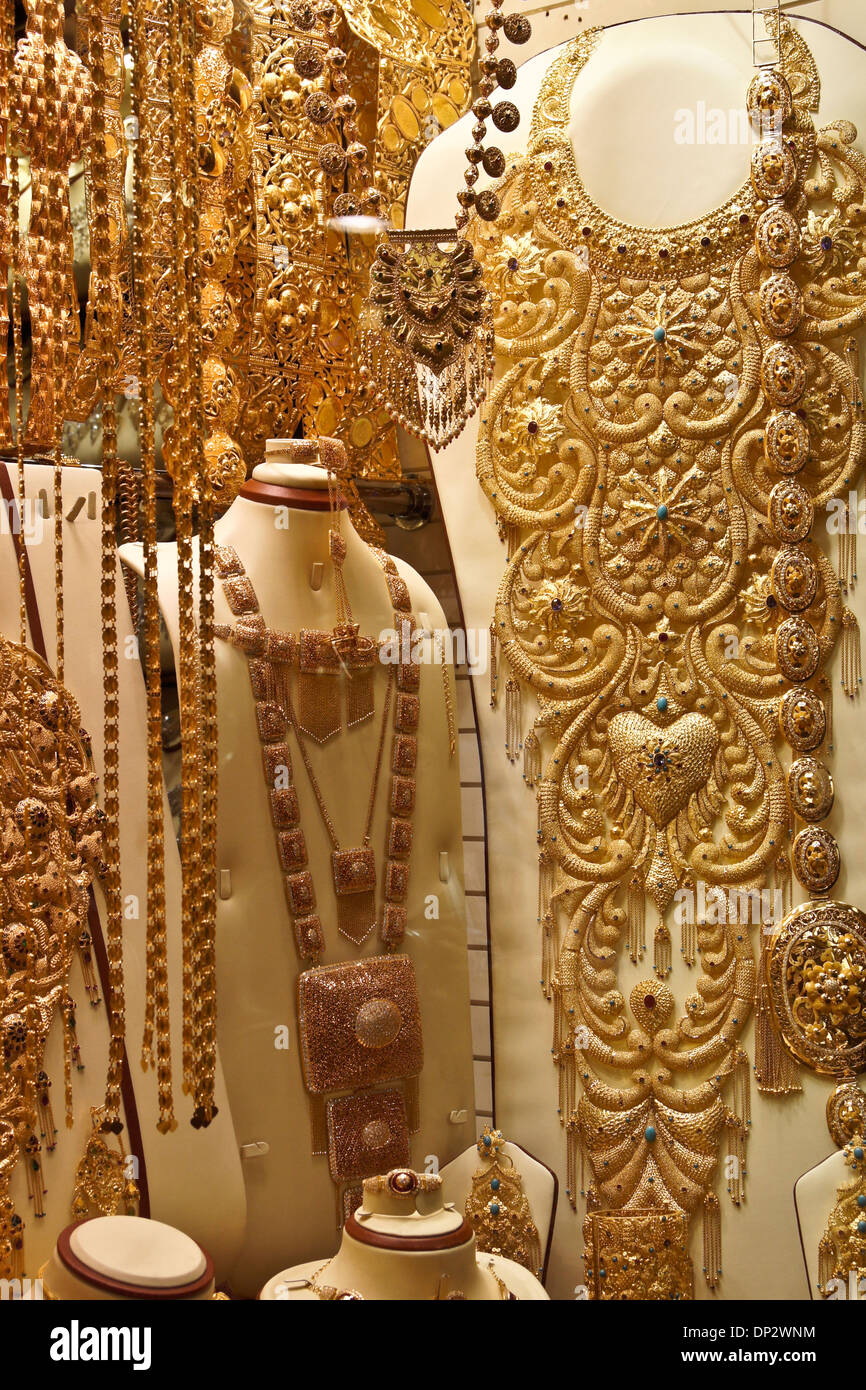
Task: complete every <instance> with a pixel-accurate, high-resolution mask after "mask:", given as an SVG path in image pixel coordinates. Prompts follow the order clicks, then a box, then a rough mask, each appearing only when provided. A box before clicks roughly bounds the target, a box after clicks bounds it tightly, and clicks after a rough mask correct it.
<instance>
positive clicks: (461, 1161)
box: [442, 1141, 559, 1279]
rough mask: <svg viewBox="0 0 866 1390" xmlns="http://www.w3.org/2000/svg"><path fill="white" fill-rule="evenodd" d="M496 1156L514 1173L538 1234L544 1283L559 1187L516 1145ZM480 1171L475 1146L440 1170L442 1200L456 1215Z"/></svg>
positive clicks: (546, 1170)
mask: <svg viewBox="0 0 866 1390" xmlns="http://www.w3.org/2000/svg"><path fill="white" fill-rule="evenodd" d="M500 1152H501V1154H502V1157H503V1159H504V1160H505V1162H506V1164H507V1163H508V1162H509V1160H510V1162H511V1164H512V1165H513V1167H514V1171H515V1172H516V1173H519V1175H520V1181H521V1183H522V1186H523V1193H524V1195H525V1197H526V1200H527V1202H528V1203H529V1210H530V1212H531V1214H532V1219H533V1221H534V1222H535V1227H536V1230H537V1231H538V1243H539V1246H540V1249H541V1269H542V1273H541V1276H540V1277H541V1278H542V1279H544V1275H545V1272H546V1268H547V1260H548V1256H549V1254H550V1244H551V1239H552V1236H553V1223H554V1218H555V1217H556V1206H557V1196H558V1186H559V1185H558V1183H557V1180H556V1175H555V1173H553V1172H551V1170H550V1169H549V1168H547V1167H546V1166H545V1165H544V1164H543V1163H539V1161H538V1159H537V1158H533V1156H532V1154H530V1153H527V1152H526V1150H525V1149H522V1148H521V1147H520V1146H519V1144H512V1143H510V1142H509V1141H506V1142H505V1143H504V1144H503V1145H502V1147H501V1151H500ZM480 1167H481V1164H480V1161H479V1158H478V1146H477V1144H473V1146H472V1148H470V1149H466V1150H465V1151H464V1152H463V1153H462V1154H459V1155H458V1157H457V1158H455V1159H454V1160H453V1161H452V1162H451V1163H447V1164H446V1165H445V1167H444V1168H443V1169H442V1192H443V1196H444V1197H445V1199H446V1200H448V1201H450V1202H452V1203H453V1204H454V1206H455V1207H456V1208H457V1210H458V1211H465V1209H466V1201H467V1198H468V1197H469V1194H470V1193H471V1191H472V1179H473V1177H474V1176H475V1174H476V1173H477V1172H478V1171H479V1168H480Z"/></svg>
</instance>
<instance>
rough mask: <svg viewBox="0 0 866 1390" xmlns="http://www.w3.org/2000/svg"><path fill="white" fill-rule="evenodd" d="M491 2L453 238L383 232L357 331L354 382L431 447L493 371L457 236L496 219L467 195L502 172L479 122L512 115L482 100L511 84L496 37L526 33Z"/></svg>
mask: <svg viewBox="0 0 866 1390" xmlns="http://www.w3.org/2000/svg"><path fill="white" fill-rule="evenodd" d="M491 3H492V9H491V10H490V12H489V13H488V15H487V18H486V23H487V26H488V29H489V34H488V36H487V39H486V41H485V42H486V47H487V55H488V56H487V57H486V58H485V59H484V60H483V62H482V64H481V67H482V77H481V82H480V95H479V97H478V99H477V100H476V101H474V102H473V104H472V112H473V115H474V116H475V118H476V124H475V125H474V126H473V129H472V138H473V141H474V144H473V145H472V146H471V148H470V149H468V150H467V151H466V155H467V159H468V165H467V168H466V172H465V174H464V180H465V183H466V187H465V188H463V189H461V190H460V192H459V193H458V195H457V197H458V201H459V203H460V210H459V212H458V214H457V218H456V228H457V230H456V232H450V231H449V230H448V229H447V228H444V229H443V228H441V227H440V228H437V229H430V230H423V231H411V232H407V231H402V230H392V231H389V232H388V233H387V235H386V238H385V239H384V240H382V241H380V242H379V244H378V246H377V248H376V259H375V261H374V263H373V266H372V268H371V270H370V293H369V296H368V299H367V304H366V307H365V310H364V313H363V315H362V318H361V325H360V337H359V347H360V351H361V354H362V358H363V365H362V368H361V370H362V375H363V379H364V380H366V381H368V382H369V383H370V386H371V388H372V389H373V390H374V391H375V393H376V394H377V396H378V397H379V399H381V400H382V402H383V403H384V405H385V408H386V409H387V410H388V412H389V414H390V415H392V416H393V417H394V419H395V420H396V421H397V422H398V423H399V424H401V425H402V426H403V427H404V428H405V429H408V430H410V431H411V432H412V433H413V434H416V435H418V436H419V437H420V438H422V439H425V440H426V441H427V443H428V444H430V445H431V446H432V447H433V448H434V449H442V448H444V446H445V445H446V444H448V443H450V441H451V440H452V439H455V438H456V437H457V435H458V434H459V433H460V431H461V430H462V428H463V426H464V425H465V423H466V421H467V420H468V419H469V417H470V416H471V415H472V414H473V413H474V412H475V410H476V409H477V407H478V405H479V404H480V402H481V400H482V399H483V397H484V395H485V392H486V390H487V384H488V378H489V376H490V374H491V371H492V346H493V345H492V341H491V329H492V325H491V323H490V309H489V301H488V296H487V292H486V290H485V287H484V283H483V280H482V274H481V267H480V265H479V263H478V261H477V259H476V257H475V252H474V250H473V247H472V243H471V242H470V241H469V240H467V239H466V238H465V237H464V236H462V235H461V230H462V229H463V228H464V227H465V226H466V224H467V222H468V220H469V209H470V208H475V210H476V211H477V213H478V216H479V217H481V218H484V219H485V220H486V221H493V220H495V218H496V217H497V216H498V214H499V206H500V205H499V199H498V197H497V196H496V194H495V193H494V192H492V191H491V190H489V189H485V190H483V191H482V192H480V193H476V192H475V188H474V185H475V184H476V183H477V182H478V178H479V176H480V172H481V167H483V168H484V169H485V170H486V172H487V173H490V174H493V175H495V174H497V173H502V171H503V169H504V167H505V166H504V158H503V155H502V152H501V151H500V150H499V149H497V148H495V147H490V148H488V149H485V148H484V144H483V141H484V137H485V135H486V132H487V126H486V122H487V120H488V118H490V117H492V119H493V123H494V125H496V126H497V128H498V129H500V130H505V131H511V130H515V129H516V128H517V126H518V124H519V122H520V113H519V111H518V108H517V107H516V106H515V105H514V103H513V102H511V101H500V102H498V103H497V104H496V106H493V105H492V103H491V101H490V97H491V96H492V94H493V92H494V91H495V90H496V88H497V86H499V85H507V86H510V85H512V84H513V81H514V77H515V71H514V65H513V64H510V63H509V62H508V60H504V61H503V60H499V61H497V59H495V58H494V56H493V55H494V53H495V52H496V49H497V48H498V46H499V31H500V29H502V30H503V31H504V33H505V35H506V37H508V38H510V39H511V41H512V42H513V43H525V42H526V40H527V39H528V38H529V37H530V33H531V27H530V24H529V21H528V20H527V19H525V17H523V16H518V15H510V16H508V18H505V16H503V14H502V6H503V4H504V0H491ZM503 79H504V83H503ZM479 166H481V167H479Z"/></svg>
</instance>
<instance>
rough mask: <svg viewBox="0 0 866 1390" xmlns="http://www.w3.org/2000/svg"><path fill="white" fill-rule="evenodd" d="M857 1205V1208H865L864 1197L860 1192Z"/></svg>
mask: <svg viewBox="0 0 866 1390" xmlns="http://www.w3.org/2000/svg"><path fill="white" fill-rule="evenodd" d="M857 1205H858V1207H866V1197H864V1196H863V1193H862V1192H861V1193H860V1196H859V1197H858V1198H857Z"/></svg>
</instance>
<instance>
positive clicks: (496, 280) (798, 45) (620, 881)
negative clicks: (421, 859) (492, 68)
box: [472, 14, 866, 1297]
mask: <svg viewBox="0 0 866 1390" xmlns="http://www.w3.org/2000/svg"><path fill="white" fill-rule="evenodd" d="M768 20H769V26H768V27H769V28H770V31H771V35H772V36H773V38H774V41H775V40H778V44H779V48H780V57H781V61H780V62H779V63H778V64H777V65H776V66H775V67H772V68H769V69H761V70H759V71H758V73H757V75H756V76H755V78H754V80H753V81H752V83H751V85H750V88H749V94H748V98H747V108H748V111H749V115H750V118H751V121H752V124H753V127H754V129H755V132H756V144H755V147H754V151H753V153H752V158H751V169H750V173H749V179H748V181H747V182H744V184H743V186H742V188H741V189H740V190H738V191H737V192H736V193H735V194H734V195H733V196H732V198H731V199H729V200H728V201H727V203H726V204H725V205H724V206H723V207H722V208H721V209H719V210H718V211H716V212H713V213H711V214H710V215H708V216H707V217H704V218H699V219H695V220H693V221H691V222H689V223H686V224H683V225H682V226H679V227H674V228H668V229H666V230H664V231H655V230H652V229H649V228H638V227H634V226H631V225H629V224H626V223H624V222H621V221H619V220H617V219H615V218H611V217H610V216H608V215H607V214H605V213H603V212H602V211H601V210H600V209H599V208H598V206H597V205H596V204H595V203H594V202H593V200H592V199H591V198H590V197H589V196H588V194H587V193H586V190H585V189H584V187H583V184H582V181H581V179H580V176H579V172H578V170H577V167H576V163H575V156H574V150H573V148H572V145H571V141H570V139H569V135H568V122H569V106H570V97H571V92H572V89H573V85H574V82H575V80H576V79H577V77H578V75H579V74H580V72H581V70H582V68H583V66H584V65H585V64H586V63H587V62H588V61H589V59H590V57H591V55H592V53H593V51H594V49H595V47H596V45H597V44H598V42H599V40H600V38H601V34H600V31H598V30H594V31H588V32H587V33H585V34H583V35H582V36H581V37H580V38H579V39H576V40H575V41H574V42H572V43H571V44H569V45H568V46H567V47H566V48H565V49H564V50H563V52H562V54H561V56H559V57H558V58H557V59H556V60H555V62H554V63H553V64H552V66H551V68H550V69H549V70H548V72H547V74H546V76H545V79H544V82H543V85H542V89H541V92H540V95H539V99H538V102H537V104H536V109H535V115H534V118H533V125H532V133H531V138H530V144H529V148H528V151H527V156H526V158H525V159H524V160H522V161H520V162H518V163H517V164H516V165H515V166H514V168H513V169H512V170H511V171H510V172H509V174H508V175H507V176H506V178H505V179H504V180H503V182H502V184H501V185H500V186H499V189H498V192H499V196H500V197H501V200H502V205H503V212H502V215H501V217H500V218H499V221H498V223H497V225H496V226H495V227H494V228H488V227H486V226H483V225H482V224H480V223H478V224H474V226H473V229H472V235H473V238H474V241H475V244H476V246H477V247H478V252H479V256H480V258H481V260H482V262H483V264H484V267H485V273H486V275H487V278H488V282H489V283H490V284H491V287H492V288H493V290H494V299H495V306H494V307H495V311H496V316H497V324H496V327H497V339H496V351H497V357H498V360H499V363H500V369H499V375H498V380H497V381H496V384H495V385H494V387H493V390H492V392H491V395H490V398H489V401H488V403H487V406H486V408H485V410H484V412H483V416H482V421H481V428H480V435H479V445H478V457H477V469H478V477H479V481H480V483H481V485H482V487H483V488H484V490H485V492H486V493H487V496H488V497H489V499H490V501H491V503H492V505H493V507H494V509H495V511H496V513H497V516H498V518H499V522H500V527H501V534H502V536H503V538H504V539H505V540H506V541H507V544H508V565H507V568H506V571H505V574H504V577H503V580H502V584H501V586H500V590H499V595H498V601H497V607H496V616H495V621H494V624H493V626H492V636H493V641H494V653H495V649H496V646H498V645H499V644H501V650H502V655H503V658H504V659H505V660H506V661H507V663H508V667H509V668H510V674H509V677H508V680H507V683H506V697H507V698H506V703H507V709H508V719H509V738H508V742H509V753H510V756H511V758H512V760H515V759H516V757H517V755H518V753H519V752H520V751H521V747H522V750H523V753H524V757H525V760H526V766H525V772H526V781H527V784H528V785H529V786H531V787H533V788H534V790H535V793H536V796H537V799H538V809H539V922H540V925H541V933H542V956H543V966H542V977H543V982H544V989H545V992H546V994H547V997H548V998H550V999H551V1000H552V1001H553V1004H554V1009H555V1024H554V1059H555V1061H556V1064H557V1066H558V1069H559V1077H560V1107H561V1115H562V1122H563V1125H564V1126H565V1127H566V1131H567V1136H568V1153H569V1162H568V1195H569V1198H570V1200H571V1201H572V1203H573V1204H575V1203H576V1199H577V1195H578V1189H579V1187H580V1185H581V1184H580V1179H579V1176H578V1166H580V1169H581V1172H582V1169H583V1163H584V1159H586V1160H588V1162H589V1166H590V1169H591V1181H590V1183H589V1185H588V1191H587V1193H586V1196H587V1211H588V1215H587V1221H586V1224H585V1236H586V1249H587V1269H588V1279H589V1282H590V1285H591V1287H592V1289H593V1291H594V1294H595V1296H598V1297H612V1296H613V1297H648V1296H649V1297H658V1296H663V1297H684V1296H686V1297H687V1296H689V1291H690V1289H691V1274H690V1266H689V1261H688V1219H689V1216H690V1215H691V1214H692V1213H696V1212H699V1211H701V1210H702V1211H703V1217H704V1261H703V1264H704V1274H705V1278H706V1281H707V1283H708V1284H709V1285H710V1286H711V1287H715V1285H716V1283H717V1281H718V1278H719V1275H720V1272H721V1248H720V1236H719V1205H718V1198H717V1196H716V1194H715V1192H714V1190H713V1187H714V1177H715V1172H716V1167H717V1164H718V1160H719V1155H720V1151H721V1150H722V1145H723V1142H724V1143H725V1147H726V1149H727V1152H728V1155H729V1161H730V1163H731V1169H730V1171H731V1173H732V1176H731V1178H730V1180H729V1183H728V1192H729V1195H730V1197H731V1200H732V1201H733V1202H734V1203H735V1205H739V1204H740V1202H741V1201H742V1196H743V1183H744V1173H745V1165H744V1159H745V1139H746V1136H747V1133H748V1126H749V1123H750V1114H749V1098H748V1076H749V1065H748V1059H747V1058H746V1055H745V1053H744V1051H743V1049H742V1047H741V1046H740V1043H739V1038H740V1035H741V1033H742V1031H743V1028H744V1027H745V1024H746V1022H747V1020H748V1016H749V1013H750V1012H751V1009H752V1007H753V1004H754V1003H755V1001H756V985H757V983H758V978H757V972H756V967H755V960H754V955H753V951H752V945H751V941H750V936H751V934H752V933H751V932H750V926H751V927H752V929H753V930H756V931H762V929H763V928H764V927H765V924H769V922H770V921H772V920H774V918H775V920H776V921H777V920H778V915H780V914H777V913H776V910H775V909H776V903H777V900H778V899H781V900H782V902H783V903H784V901H785V899H786V897H787V896H788V894H789V891H790V890H789V885H790V878H791V868H792V865H791V860H790V859H789V838H790V840H791V841H792V843H791V844H790V850H791V855H792V859H793V870H794V872H795V873H796V874H797V877H798V879H799V880H800V882H801V883H802V884H803V886H804V887H805V888H806V889H807V890H808V891H809V892H811V893H812V894H819V895H820V894H824V893H826V892H827V891H828V890H829V889H830V888H831V887H832V884H833V882H834V881H835V878H836V875H837V873H838V848H837V847H836V844H835V841H834V840H833V837H832V836H831V835H829V834H828V832H827V831H826V830H824V828H823V827H820V826H817V825H815V824H814V823H813V822H814V821H816V820H818V819H820V818H821V817H823V816H824V815H826V814H827V812H828V810H829V808H830V805H831V803H832V795H831V784H830V781H829V774H828V773H827V772H826V769H825V768H824V766H823V765H822V764H821V763H819V762H817V760H815V759H812V758H809V759H808V760H807V762H808V765H807V766H806V767H802V766H798V764H797V763H795V764H794V766H792V768H791V769H790V770H789V772H788V773H787V775H786V773H785V770H784V768H783V766H782V764H781V762H780V760H779V758H778V756H777V753H776V749H775V746H774V742H775V741H774V730H775V727H776V721H777V718H778V720H779V722H780V724H781V729H782V731H783V733H785V735H786V736H787V737H788V738H789V741H790V742H791V743H792V745H793V746H794V747H795V748H797V749H798V751H801V752H803V753H808V752H811V751H814V750H817V749H818V748H819V747H820V745H821V744H822V742H823V740H824V738H825V733H826V730H827V728H828V726H829V725H830V722H831V721H830V700H829V689H830V687H829V681H828V680H827V679H826V678H825V676H824V666H825V665H826V663H827V661H828V660H829V657H830V655H831V653H832V651H833V647H834V644H835V642H836V641H837V640H841V642H842V646H843V654H844V657H845V660H844V670H845V672H846V677H845V680H846V684H845V690H846V694H848V695H850V696H852V697H853V696H855V695H856V694H857V691H858V687H857V685H856V683H853V682H851V680H850V675H851V673H855V672H856V669H857V665H856V659H855V655H854V653H855V652H856V645H857V638H858V635H857V628H856V622H855V620H854V618H853V615H847V614H844V613H843V606H842V601H841V592H840V586H839V582H838V579H837V578H836V576H835V574H834V573H833V570H832V567H831V565H830V564H829V563H828V562H827V560H825V558H824V556H823V555H822V554H821V553H820V551H819V550H818V549H817V547H816V546H815V545H814V544H813V543H812V542H811V541H810V539H809V532H810V528H811V525H812V518H813V509H814V507H815V506H816V505H819V504H826V502H827V501H828V499H830V498H832V497H833V496H834V495H836V494H837V493H838V492H840V491H846V490H847V489H848V488H849V487H850V486H852V485H853V484H854V483H855V481H856V479H857V477H858V474H859V470H860V468H861V466H862V455H863V441H864V428H863V421H862V402H861V398H860V388H859V380H858V370H857V357H856V345H855V344H854V340H853V339H852V337H851V334H852V333H853V332H855V331H856V330H857V329H858V328H859V327H860V326H861V325H862V323H863V321H864V319H866V281H864V279H863V276H862V273H861V270H860V265H859V261H860V257H861V256H862V254H863V249H864V240H863V231H862V226H861V224H860V221H859V213H858V208H859V201H860V199H861V198H862V190H863V180H864V168H863V163H862V157H861V156H860V155H858V154H857V153H856V151H855V150H854V149H853V140H854V130H853V127H852V126H851V125H850V123H848V122H844V121H843V122H838V123H837V124H836V125H834V126H830V127H828V128H827V129H825V130H821V131H816V130H815V128H814V123H813V119H812V112H814V111H815V110H816V109H817V107H818V97H819V83H818V75H817V72H816V69H815V65H814V62H813V60H812V57H811V54H810V53H809V51H808V49H807V48H806V45H805V44H804V43H803V41H802V39H801V38H800V37H799V35H798V34H797V33H796V32H795V31H794V30H793V29H792V28H791V26H790V25H789V24H788V23H787V22H781V23H780V22H779V21H778V16H774V15H773V14H770V15H769V16H768ZM827 412H830V413H832V414H833V417H834V419H838V421H839V429H838V432H836V431H834V432H833V433H832V435H831V433H830V432H828V431H827V430H825V429H823V428H822V427H821V424H820V421H821V419H822V418H823V417H824V415H825V414H826V413H827ZM795 474H797V475H798V476H797V477H794V475H795ZM780 475H781V476H780ZM786 685H789V686H790V689H788V690H787V692H786ZM525 688H528V689H530V690H531V691H532V692H533V694H534V695H535V698H536V700H537V704H538V716H537V718H536V720H535V723H534V727H533V728H532V729H531V730H530V732H529V733H528V734H527V736H526V738H525V739H524V738H523V729H522V723H523V720H522V712H521V691H522V689H525ZM492 695H493V700H494V703H495V701H496V699H497V696H498V687H497V683H496V682H494V687H493V691H492ZM780 696H781V697H782V698H781V702H780ZM543 744H544V745H546V749H545V756H544V757H542V745H543ZM800 762H801V763H802V759H801V760H800ZM795 817H799V818H801V819H805V820H806V822H807V825H806V828H805V829H804V830H803V831H801V832H799V833H798V834H797V835H796V836H793V835H792V833H791V832H792V831H793V823H794V818H795ZM762 894H763V895H764V896H762ZM774 894H775V896H774ZM708 895H709V896H712V895H718V896H720V897H721V899H722V902H723V904H724V906H723V908H722V910H720V911H719V910H716V911H714V912H711V911H710V910H705V908H704V907H703V906H702V905H701V904H702V903H703V902H704V898H705V897H706V896H708ZM767 896H769V899H770V902H771V904H772V906H768V903H767ZM647 898H649V899H650V901H651V902H652V903H653V904H654V905H655V907H656V908H657V910H658V925H657V926H656V928H655V931H654V933H653V965H654V971H655V976H656V978H652V977H650V978H647V979H645V980H642V981H640V982H638V983H637V984H636V985H635V986H634V987H633V988H632V989H631V990H629V991H626V990H625V989H624V988H623V987H622V986H621V984H620V981H619V965H618V956H619V952H620V951H623V952H625V953H627V954H629V955H630V956H631V959H632V961H635V962H636V961H638V960H640V959H641V957H642V955H643V952H644V949H645V940H644V926H643V922H644V911H645V903H646V899H647ZM820 906H821V907H822V908H826V910H827V912H828V914H829V913H830V905H827V904H822V905H820ZM837 915H838V914H837ZM677 919H679V921H680V923H681V925H682V952H683V958H684V962H685V964H686V965H687V966H689V965H692V964H694V962H695V961H696V960H697V959H698V958H700V961H701V966H702V972H701V974H700V976H699V977H698V978H697V979H696V981H695V986H694V989H693V990H692V992H691V993H690V994H689V996H688V998H687V999H686V1000H685V1008H684V1009H683V1010H682V1011H680V1010H678V1009H677V1001H676V998H675V995H674V992H673V990H672V989H671V988H670V987H669V985H668V984H667V983H665V979H666V977H667V975H668V973H669V971H670V964H671V941H672V930H671V928H672V926H675V924H676V921H677ZM844 929H845V928H844V923H842V922H841V921H840V922H838V923H837V926H836V927H835V928H834V930H835V931H836V932H837V934H841V933H843V931H844ZM782 935H783V936H784V935H785V932H784V928H782ZM786 939H787V938H786ZM768 954H771V953H768ZM790 959H793V958H792V957H791V958H790ZM772 990H773V977H772V974H771V977H770V986H769V988H762V989H759V990H758V991H757V1005H758V1008H759V1011H760V1012H759V1019H758V1030H757V1034H758V1041H759V1044H761V1047H760V1049H759V1052H758V1054H757V1056H756V1071H757V1074H758V1079H759V1084H760V1085H761V1086H762V1088H763V1087H766V1088H767V1089H770V1090H776V1091H784V1090H789V1089H792V1088H796V1087H797V1085H798V1083H797V1080H796V1075H795V1072H794V1070H793V1069H792V1067H791V1065H790V1061H789V1059H788V1058H787V1057H786V1055H785V1054H784V1053H783V1052H782V1051H781V1049H780V1047H779V1034H778V1026H777V1025H776V1024H774V1019H775V1012H776V1011H775V1006H774V1010H773V1014H772V1015H771V1013H770V996H771V992H772ZM839 1060H840V1062H841V1060H842V1059H841V1058H840V1059H839ZM617 1072H621V1073H623V1076H622V1080H621V1082H619V1084H615V1083H614V1081H612V1080H610V1079H609V1078H610V1077H611V1075H613V1076H614V1077H615V1076H616V1073H617ZM578 1083H579V1085H580V1090H581V1092H582V1095H581V1099H580V1100H579V1102H578V1100H577V1087H578ZM578 1159H579V1160H580V1164H579V1165H578ZM665 1223H667V1228H668V1236H667V1239H666V1240H665V1241H664V1242H662V1241H661V1239H660V1237H661V1236H662V1235H663V1234H664V1230H663V1227H664V1224H665ZM626 1245H627V1247H628V1251H629V1258H628V1272H626V1273H623V1272H622V1271H623V1269H624V1266H623V1265H622V1263H619V1264H618V1265H617V1266H616V1268H617V1271H618V1277H617V1279H616V1280H613V1279H612V1278H606V1277H605V1276H607V1275H610V1274H611V1271H612V1269H613V1263H612V1262H613V1259H614V1256H616V1257H617V1259H619V1258H620V1257H621V1255H622V1252H623V1250H624V1249H625V1246H626ZM650 1247H651V1248H652V1249H653V1251H655V1252H656V1253H655V1259H650V1257H649V1256H648V1254H647V1251H648V1250H649V1249H650ZM664 1250H668V1251H669V1258H667V1259H666V1257H664V1256H663V1254H662V1252H663V1251H664ZM617 1251H618V1253H617ZM602 1270H603V1271H604V1273H603V1274H602V1273H601V1271H602ZM653 1287H655V1288H656V1289H665V1290H667V1292H666V1293H662V1294H659V1293H658V1292H656V1293H649V1292H647V1290H649V1289H651V1288H653Z"/></svg>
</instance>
